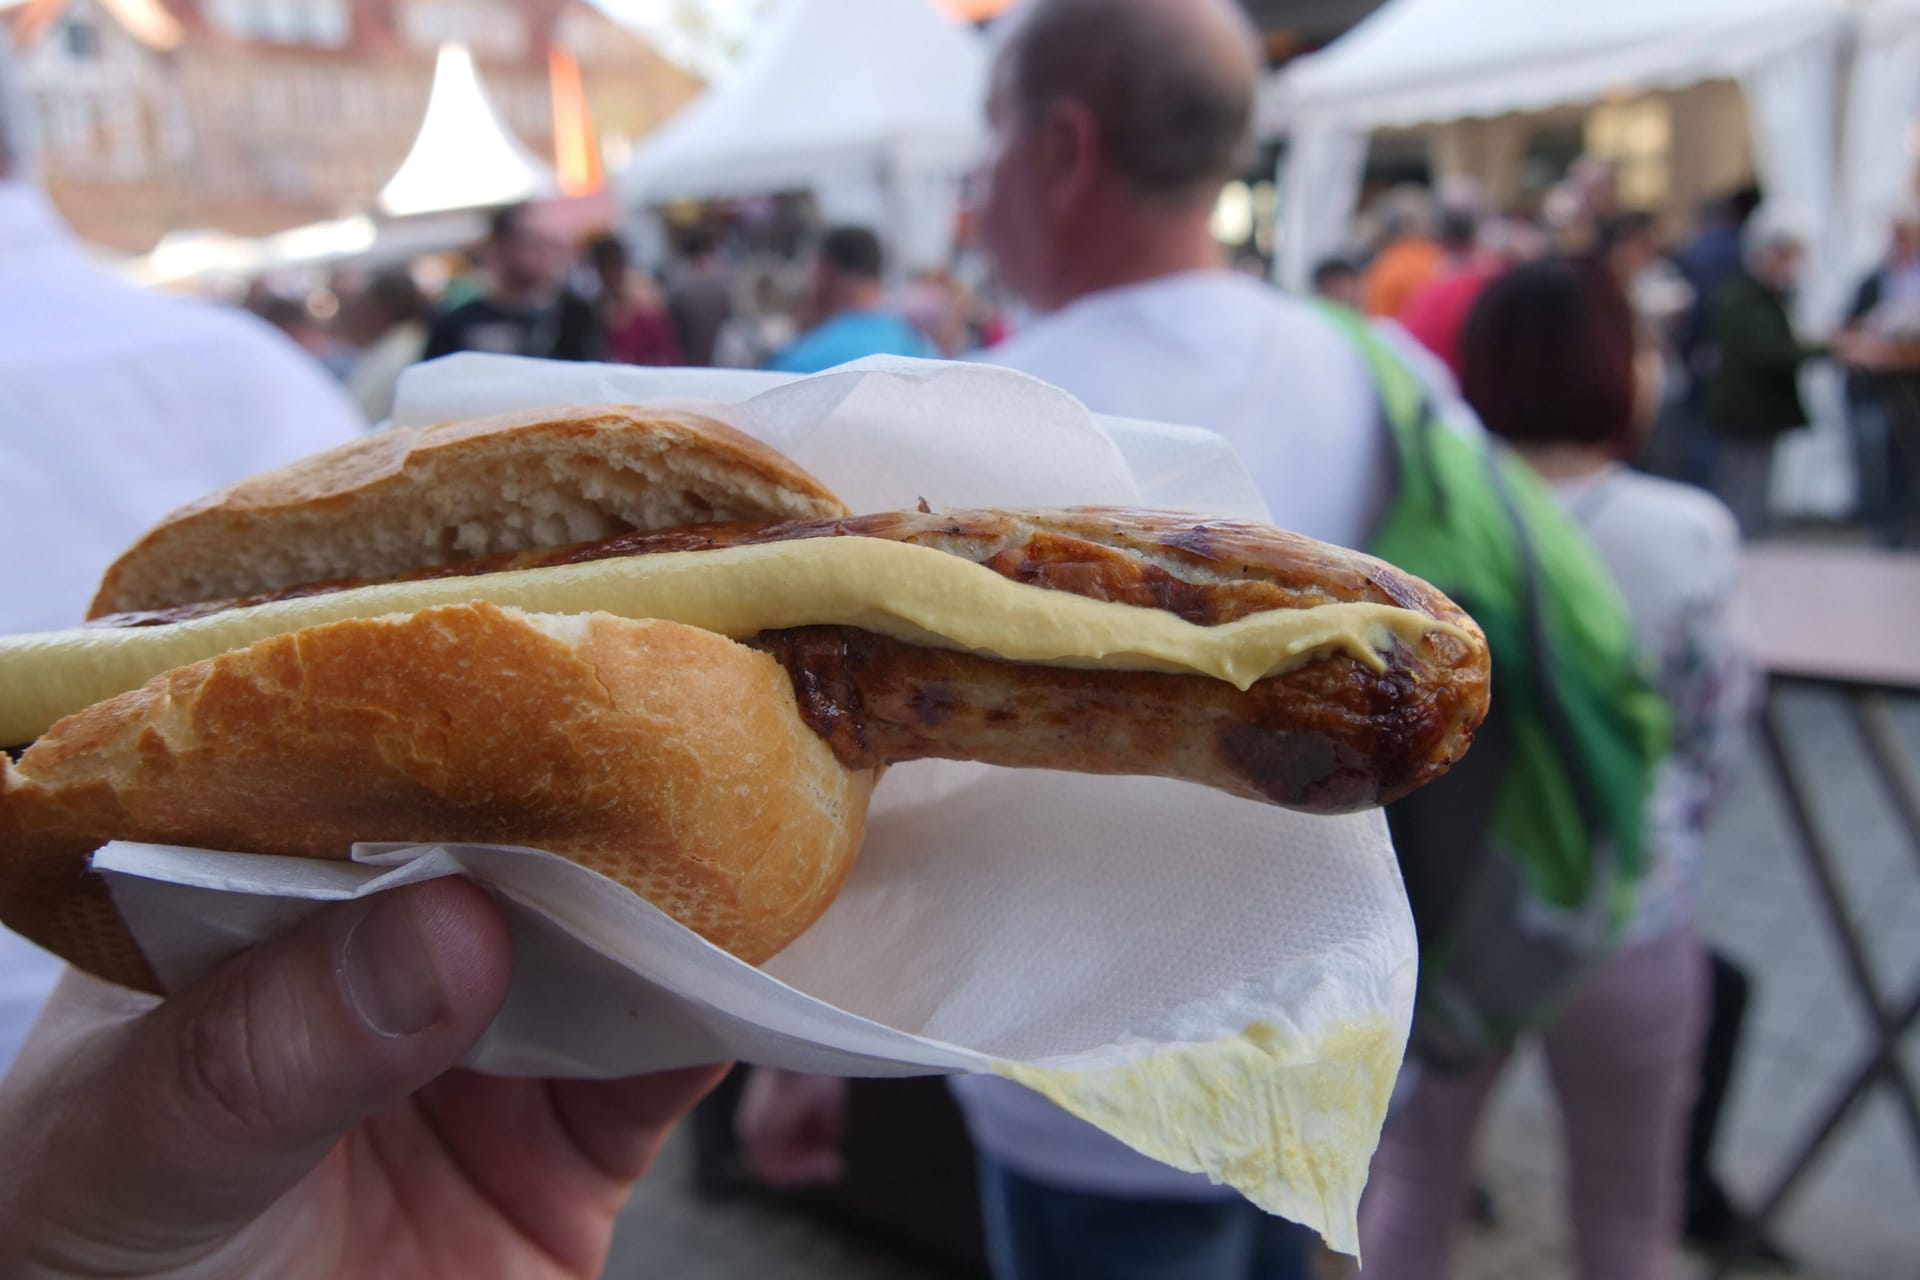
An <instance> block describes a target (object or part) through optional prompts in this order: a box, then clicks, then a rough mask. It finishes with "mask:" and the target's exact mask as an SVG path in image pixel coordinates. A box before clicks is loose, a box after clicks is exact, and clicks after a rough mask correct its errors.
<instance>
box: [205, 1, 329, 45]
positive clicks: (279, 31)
mask: <svg viewBox="0 0 1920 1280" xmlns="http://www.w3.org/2000/svg"><path fill="white" fill-rule="evenodd" d="M209 8H210V12H211V13H212V15H213V19H214V21H215V22H217V23H218V24H219V25H220V26H221V27H223V28H225V29H226V30H227V31H228V32H230V33H231V34H233V35H236V36H240V37H242V38H243V39H248V40H264V41H266V42H268V43H271V44H309V45H320V46H322V47H324V48H329V49H337V48H340V47H341V46H343V45H345V44H346V43H347V40H348V38H349V37H350V36H351V35H352V34H353V19H352V15H351V14H350V13H349V11H348V8H347V0H213V3H212V4H211V5H210V7H209Z"/></svg>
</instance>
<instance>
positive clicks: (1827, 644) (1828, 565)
mask: <svg viewBox="0 0 1920 1280" xmlns="http://www.w3.org/2000/svg"><path fill="white" fill-rule="evenodd" d="M1743 572H1744V574H1745V583H1744V587H1745V599H1744V601H1743V607H1744V614H1745V617H1744V628H1743V629H1744V631H1745V634H1746V639H1747V643H1748V645H1749V646H1751V648H1752V650H1753V653H1754V656H1755V658H1756V660H1757V661H1758V662H1759V663H1760V665H1761V666H1762V667H1763V668H1764V669H1765V670H1766V671H1767V672H1769V673H1770V674H1773V675H1780V676H1797V677H1800V678H1803V679H1812V680H1831V681H1838V682H1845V683H1852V684H1873V685H1884V686H1887V687H1890V688H1898V689H1915V690H1920V555H1915V554H1911V553H1904V554H1903V553H1900V552H1893V551H1872V550H1867V549H1864V548H1858V547H1806V546H1794V545H1792V544H1784V543H1763V544H1761V545H1759V546H1756V547H1752V548H1750V549H1749V550H1748V551H1747V554H1746V557H1745V562H1744V569H1743Z"/></svg>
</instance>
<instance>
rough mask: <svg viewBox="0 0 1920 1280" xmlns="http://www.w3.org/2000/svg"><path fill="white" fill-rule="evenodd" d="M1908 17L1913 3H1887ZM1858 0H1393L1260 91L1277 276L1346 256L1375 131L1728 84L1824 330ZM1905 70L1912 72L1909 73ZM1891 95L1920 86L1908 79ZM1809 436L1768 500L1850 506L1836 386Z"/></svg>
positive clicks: (1807, 313)
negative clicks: (1273, 164)
mask: <svg viewBox="0 0 1920 1280" xmlns="http://www.w3.org/2000/svg"><path fill="white" fill-rule="evenodd" d="M1880 2H1881V3H1883V4H1888V5H1889V7H1892V6H1896V5H1897V6H1898V7H1900V8H1903V9H1905V8H1909V7H1911V6H1912V5H1913V4H1914V3H1915V0H1880ZM1858 7H1859V6H1858V5H1856V4H1853V3H1850V0H1597V2H1596V3H1572V2H1570V0H1389V3H1388V4H1387V5H1386V6H1385V7H1383V8H1381V9H1379V10H1377V11H1375V12H1374V13H1373V15H1372V16H1370V17H1368V18H1367V19H1365V20H1363V21H1362V22H1361V23H1360V24H1359V25H1358V26H1356V27H1355V28H1354V29H1353V30H1352V31H1350V32H1348V33H1347V34H1346V35H1345V36H1344V37H1342V38H1341V39H1339V40H1337V41H1335V42H1334V43H1333V44H1332V45H1330V46H1329V47H1328V48H1326V49H1325V50H1323V51H1321V52H1320V53H1318V54H1314V55H1312V56H1310V57H1306V58H1302V59H1300V60H1299V61H1298V62H1296V63H1294V64H1293V65H1292V66H1290V67H1288V68H1287V69H1286V70H1285V71H1283V72H1281V73H1280V74H1279V75H1278V76H1277V77H1276V78H1275V79H1274V80H1273V81H1272V82H1271V83H1269V84H1268V85H1267V86H1266V90H1265V93H1264V96H1263V100H1262V108H1261V109H1262V124H1263V127H1264V128H1265V129H1266V130H1267V131H1268V132H1269V133H1274V134H1279V133H1284V134H1286V135H1288V136H1289V138H1290V145H1289V148H1288V155H1287V158H1286V160H1285V162H1284V167H1283V171H1282V173H1281V175H1280V187H1281V206H1280V228H1279V231H1280V261H1279V264H1278V265H1279V269H1280V274H1281V278H1282V280H1283V282H1284V283H1286V284H1288V285H1289V286H1292V287H1295V288H1298V287H1300V286H1302V285H1303V284H1304V283H1305V281H1306V277H1307V275H1308V273H1309V272H1310V271H1311V270H1312V264H1313V263H1314V262H1315V261H1316V260H1317V259H1318V258H1319V257H1320V256H1322V255H1324V254H1326V253H1330V252H1334V251H1336V250H1338V249H1339V248H1340V247H1341V245H1342V243H1343V241H1344V237H1345V233H1346V229H1347V226H1348V224H1349V223H1350V221H1351V219H1352V217H1353V214H1354V211H1355V206H1356V204H1357V202H1358V200H1359V196H1360V185H1361V176H1362V171H1363V168H1364V165H1365V162H1366V149H1367V138H1368V135H1369V134H1370V133H1371V132H1372V131H1374V130H1376V129H1383V128H1395V127H1400V128H1406V127H1414V126H1421V125H1437V124H1443V123H1449V122H1453V121H1461V120H1474V119H1482V120H1484V119H1492V118H1496V117H1503V116H1508V115H1511V114H1513V113H1523V112H1536V111H1546V110H1550V109H1552V108H1556V107H1565V106H1577V105H1580V104H1585V103H1595V102H1600V101H1603V100H1607V99H1610V98H1615V97H1619V96H1623V95H1629V94H1634V93H1643V92H1648V91H1654V90H1678V89H1685V88H1687V87H1689V86H1692V85H1696V84H1701V83H1704V82H1706V81H1712V80H1732V81H1735V82H1736V83H1737V84H1738V85H1739V86H1740V90H1741V93H1742V94H1743V96H1744V97H1745V99H1746V105H1747V112H1746V114H1747V120H1748V125H1749V130H1750V133H1751V140H1752V150H1753V157H1754V164H1755V167H1756V168H1757V169H1758V171H1759V173H1758V177H1759V179H1760V183H1761V186H1762V188H1763V190H1764V191H1765V192H1766V193H1767V197H1768V201H1769V204H1770V207H1771V212H1770V216H1774V217H1778V218H1779V219H1781V220H1782V221H1784V222H1785V223H1786V224H1787V225H1789V226H1791V227H1793V228H1794V229H1795V230H1796V231H1798V232H1800V233H1801V234H1802V235H1803V236H1805V238H1806V240H1807V243H1808V248H1809V261H1808V264H1807V268H1806V271H1805V274H1804V277H1803V282H1802V287H1801V290H1800V299H1799V306H1800V311H1801V319H1802V320H1803V321H1805V322H1807V323H1809V324H1810V325H1811V326H1812V327H1814V328H1815V329H1816V330H1818V329H1825V328H1827V327H1830V326H1831V325H1832V323H1833V322H1834V321H1836V320H1837V319H1838V318H1839V316H1840V314H1841V311H1842V308H1843V307H1844V305H1845V301H1846V298H1847V296H1848V291H1849V287H1850V283H1851V274H1852V273H1851V271H1850V269H1849V263H1848V261H1847V252H1846V250H1845V249H1844V248H1843V247H1842V243H1841V242H1842V240H1843V238H1844V234H1845V233H1844V231H1843V228H1842V227H1841V226H1840V225H1838V224H1839V223H1842V222H1844V221H1846V219H1845V218H1843V217H1840V216H1837V215H1838V211H1839V210H1840V209H1841V208H1842V203H1841V198H1840V184H1841V181H1842V177H1841V173H1840V171H1839V166H1837V165H1836V163H1835V152H1836V150H1837V149H1838V148H1837V142H1838V139H1839V137H1840V129H1839V100H1840V88H1841V81H1840V76H1841V62H1842V54H1843V52H1844V50H1845V48H1846V44H1847V36H1848V33H1849V30H1850V28H1851V24H1852V20H1853V15H1854V12H1855V11H1856V10H1857V8H1858ZM1909 65H1910V64H1909ZM1888 74H1889V75H1890V76H1892V77H1893V80H1894V82H1895V83H1894V85H1893V86H1892V87H1890V88H1889V89H1888V91H1887V92H1888V93H1890V94H1891V93H1895V92H1897V91H1898V90H1899V89H1900V88H1909V89H1910V88H1911V84H1910V81H1911V72H1910V71H1909V72H1907V75H1908V78H1909V82H1908V83H1900V82H1899V81H1898V77H1899V75H1900V74H1901V73H1900V72H1899V71H1898V70H1893V71H1890V72H1889V73H1888ZM1814 390H1815V402H1816V405H1818V406H1819V407H1818V408H1817V409H1816V416H1817V417H1819V418H1820V419H1821V421H1820V423H1819V425H1818V427H1817V429H1816V430H1815V431H1814V432H1811V433H1807V434H1805V435H1803V436H1802V437H1800V438H1797V439H1795V440H1793V441H1791V442H1789V448H1788V450H1787V452H1786V453H1785V454H1784V455H1783V458H1782V462H1781V465H1780V466H1779V467H1778V468H1776V473H1775V475H1776V494H1775V498H1776V502H1777V503H1778V504H1779V505H1780V506H1782V507H1783V508H1787V509H1792V510H1798V511H1804V512H1812V513H1823V514H1834V513H1837V512H1839V511H1840V510H1843V509H1844V508H1845V507H1846V506H1847V504H1848V502H1849V501H1850V496H1851V492H1852V464H1851V458H1850V452H1849V445H1848V442H1847V435H1846V430H1845V426H1844V423H1843V422H1841V421H1840V420H1839V418H1838V416H1837V415H1838V412H1839V409H1838V403H1837V402H1838V384H1837V381H1836V380H1835V379H1833V378H1831V377H1830V376H1829V377H1825V378H1824V379H1823V380H1822V381H1819V382H1816V383H1815V384H1814Z"/></svg>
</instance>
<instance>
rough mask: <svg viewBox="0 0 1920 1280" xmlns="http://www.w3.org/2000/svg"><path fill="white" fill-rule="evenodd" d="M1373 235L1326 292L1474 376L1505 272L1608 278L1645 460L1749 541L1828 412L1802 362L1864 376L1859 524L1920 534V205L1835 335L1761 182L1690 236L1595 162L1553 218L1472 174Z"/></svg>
mask: <svg viewBox="0 0 1920 1280" xmlns="http://www.w3.org/2000/svg"><path fill="white" fill-rule="evenodd" d="M1357 238H1358V239H1359V240H1360V242H1361V243H1362V245H1363V248H1362V249H1360V251H1358V252H1356V253H1355V254H1353V255H1352V256H1350V257H1338V258H1331V259H1328V260H1326V261H1324V262H1322V263H1320V264H1319V265H1318V267H1317V268H1316V270H1315V273H1314V280H1313V287H1314V291H1315V292H1316V293H1317V294H1318V295H1319V296H1320V297H1322V298H1324V299H1327V300H1328V301H1330V302H1333V303H1336V304H1338V305H1341V306H1346V307H1352V308H1357V309H1359V310H1360V311H1362V312H1364V313H1365V314H1366V315H1368V316H1370V317H1373V318H1375V319H1376V320H1377V321H1378V322H1379V323H1381V324H1382V325H1384V326H1388V327H1389V328H1390V329H1391V330H1392V331H1393V332H1394V333H1395V334H1396V335H1398V336H1400V337H1403V338H1411V339H1412V340H1413V341H1414V342H1417V343H1418V344H1419V346H1420V347H1421V348H1423V349H1424V350H1425V351H1426V352H1428V353H1430V354H1431V355H1433V356H1435V357H1437V358H1438V359H1439V360H1440V361H1441V362H1442V363H1443V364H1444V365H1445V367H1446V369H1447V372H1448V373H1449V374H1450V375H1452V376H1453V377H1454V378H1456V379H1457V378H1458V377H1459V376H1460V374H1461V365H1460V358H1461V354H1460V353H1461V343H1462V339H1463V335H1464V332H1465V328H1466V324H1467V320H1468V317H1469V316H1470V315H1471V313H1472V311H1473V309H1474V306H1475V304H1476V303H1477V301H1478V300H1479V299H1480V297H1481V296H1482V294H1483V293H1484V292H1485V291H1486V289H1487V287H1488V285H1489V284H1491V283H1492V282H1493V281H1494V280H1496V279H1498V278H1499V277H1500V276H1502V275H1503V274H1504V273H1506V272H1508V271H1510V270H1512V269H1513V268H1515V267H1517V266H1520V265H1523V264H1526V263H1530V262H1537V261H1540V260H1542V259H1545V258H1547V257H1549V256H1553V257H1559V258H1565V259H1569V260H1578V261H1582V262H1585V263H1588V264H1590V265H1591V266H1592V267H1593V268H1594V269H1596V270H1599V271H1602V272H1604V273H1605V274H1606V275H1607V276H1608V277H1609V278H1610V279H1611V281H1612V283H1613V284H1614V286H1615V287H1617V288H1618V289H1619V290H1620V292H1621V294H1622V295H1623V296H1624V297H1625V299H1626V301H1627V303H1628V306H1629V307H1630V309H1631V314H1632V319H1633V336H1634V354H1635V359H1636V361H1637V362H1638V365H1639V373H1638V377H1639V386H1640V393H1639V397H1638V400H1637V402H1636V404H1637V407H1636V410H1635V413H1636V422H1637V428H1636V432H1637V434H1636V437H1635V439H1634V441H1633V442H1632V447H1631V448H1630V450H1629V451H1628V457H1629V458H1630V459H1631V460H1632V461H1633V462H1634V463H1635V465H1637V466H1639V467H1641V468H1643V469H1644V470H1647V471H1649V472H1651V473H1653V474H1656V475H1662V476H1666V477H1669V478H1672V479H1676V480H1683V481H1685V482H1687V483H1690V484H1694V485H1698V486H1700V487H1702V488H1706V489H1709V490H1711V491H1712V492H1713V493H1714V494H1715V495H1717V496H1718V497H1719V498H1720V499H1721V500H1722V501H1723V502H1725V503H1726V504H1727V506H1728V507H1729V508H1730V509H1731V510H1732V511H1733V513H1734V515H1735V517H1736V518H1737V520H1738V521H1739V525H1740V529H1741V532H1742V533H1743V534H1744V535H1745V536H1746V537H1748V538H1753V537H1759V536H1763V535H1764V534H1765V533H1766V532H1767V531H1768V528H1769V524H1770V496H1771V494H1772V493H1773V480H1774V477H1773V471H1774V460H1775V454H1776V451H1777V446H1778V442H1779V441H1780V439H1781V438H1782V437H1783V436H1785V435H1787V434H1788V433H1789V432H1792V431H1796V430H1798V429H1800V428H1803V427H1805V426H1807V425H1809V423H1810V422H1811V421H1812V419H1811V416H1810V414H1809V412H1808V407H1807V405H1806V404H1805V402H1804V401H1803V398H1802V392H1801V374H1802V371H1803V369H1804V368H1805V367H1806V366H1808V365H1809V364H1810V363H1812V362H1816V361H1822V360H1829V361H1832V362H1834V363H1835V364H1837V365H1838V366H1840V368H1841V369H1842V370H1844V372H1845V375H1846V385H1847V410H1848V412H1847V417H1848V422H1849V429H1850V430H1851V432H1852V435H1853V442H1854V450H1855V453H1854V463H1855V471H1856V477H1857V479H1858V482H1859V506H1858V516H1859V519H1860V520H1861V522H1862V523H1863V524H1865V525H1866V527H1867V528H1868V529H1869V531H1870V532H1871V534H1872V536H1873V538H1874V539H1875V540H1876V541H1877V542H1879V543H1881V544H1882V545H1886V546H1901V545H1908V544H1910V543H1911V542H1912V540H1913V539H1914V537H1915V536H1916V532H1917V531H1916V529H1915V527H1914V522H1915V504H1914V496H1915V490H1914V484H1915V481H1916V478H1920V360H1917V359H1916V344H1917V343H1920V204H1913V205H1909V206H1907V207H1906V208H1904V209H1903V210H1901V211H1900V212H1899V213H1898V214H1897V215H1896V216H1895V219H1894V226H1893V231H1892V238H1891V240H1890V243H1889V244H1888V246H1887V251H1886V255H1885V258H1884V260H1883V261H1882V262H1881V263H1880V264H1879V265H1878V266H1876V267H1875V268H1874V269H1873V271H1872V272H1871V273H1869V274H1868V275H1867V276H1866V277H1865V278H1864V279H1862V280H1860V281H1858V282H1857V288H1856V289H1855V291H1854V292H1853V296H1852V301H1851V304H1850V306H1849V307H1848V309H1847V312H1846V317H1845V320H1844V323H1843V324H1842V325H1841V326H1840V327H1839V328H1838V329H1837V330H1835V331H1834V332H1832V333H1830V334H1828V335H1826V340H1825V341H1810V340H1808V339H1807V338H1806V337H1805V336H1803V334H1802V333H1801V331H1800V330H1799V328H1798V327H1797V325H1796V323H1795V315H1794V302H1795V296H1796V289H1797V287H1798V285H1799V283H1800V276H1801V272H1802V268H1803V266H1804V264H1805V260H1806V255H1807V249H1808V246H1807V244H1806V242H1805V239H1804V237H1803V236H1802V234H1801V233H1800V232H1799V230H1798V229H1797V228H1796V227H1795V226H1794V225H1793V224H1792V223H1791V221H1789V220H1786V219H1784V218H1780V217H1776V216H1775V215H1774V214H1773V213H1772V212H1771V211H1770V210H1769V209H1768V208H1767V207H1766V206H1765V204H1764V202H1763V198H1762V193H1761V192H1760V191H1758V190H1757V189H1753V188H1748V189H1743V190H1739V191H1733V192H1729V193H1727V194H1725V195H1724V196H1721V197H1719V198H1716V199H1714V200H1711V201H1709V202H1708V203H1707V204H1706V205H1705V206H1704V207H1702V208H1701V209H1700V210H1699V211H1698V213H1697V216H1696V217H1695V219H1694V225H1693V227H1692V229H1691V230H1690V231H1689V232H1688V233H1687V234H1685V235H1684V236H1681V235H1675V234H1673V233H1672V232H1671V231H1670V230H1669V228H1668V227H1667V226H1666V225H1665V224H1664V223H1663V221H1662V220H1661V219H1660V218H1659V217H1657V216H1655V215H1654V214H1652V213H1649V212H1646V211H1644V210H1637V209H1627V208H1623V207H1622V206H1621V203H1620V199H1619V194H1618V189H1617V185H1616V182H1615V176H1614V173H1613V170H1612V168H1611V167H1610V166H1609V165H1608V164H1607V163H1606V162H1605V161H1602V160H1598V159H1594V158H1584V159H1581V160H1579V161H1577V162H1576V163H1575V164H1574V165H1573V166H1572V169H1571V171H1570V172H1569V174H1568V176H1567V178H1566V179H1565V180H1564V181H1563V182H1562V183H1561V184H1560V185H1559V186H1557V187H1555V188H1554V189H1553V190H1552V191H1551V192H1550V193H1549V195H1548V196H1547V198H1546V199H1545V201H1544V202H1542V205H1541V207H1540V208H1539V209H1537V210H1512V209H1508V210H1494V209H1489V208H1487V207H1486V205H1485V202H1484V201H1482V200H1481V199H1480V198H1479V197H1478V195H1477V192H1476V191H1475V190H1474V189H1473V187H1472V184H1470V183H1461V182H1455V183H1449V184H1443V186H1442V189H1441V190H1439V191H1434V190H1430V189H1428V188H1425V187H1419V186H1403V187H1397V188H1394V189H1392V190H1389V191H1387V192H1384V193H1382V195H1381V196H1380V197H1379V198H1378V200H1377V201H1376V202H1375V204H1374V206H1373V207H1372V208H1371V209H1369V210H1368V212H1367V215H1366V216H1365V218H1364V219H1363V227H1362V228H1360V229H1359V234H1358V236H1357ZM1516 355H1517V353H1516Z"/></svg>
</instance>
